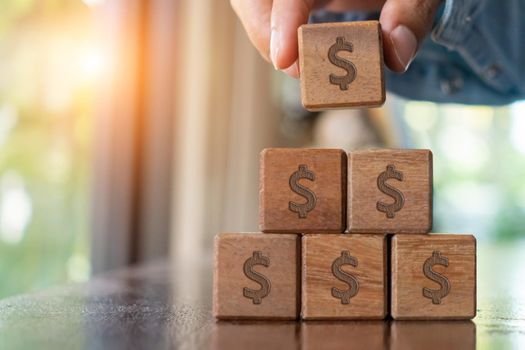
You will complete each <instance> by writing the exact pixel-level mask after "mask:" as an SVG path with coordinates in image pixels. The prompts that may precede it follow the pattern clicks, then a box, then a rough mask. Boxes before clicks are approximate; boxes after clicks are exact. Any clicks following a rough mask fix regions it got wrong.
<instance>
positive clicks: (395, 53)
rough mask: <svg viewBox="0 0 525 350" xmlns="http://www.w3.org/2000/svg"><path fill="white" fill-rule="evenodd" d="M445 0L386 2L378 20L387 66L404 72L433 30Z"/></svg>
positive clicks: (394, 0) (392, 0)
mask: <svg viewBox="0 0 525 350" xmlns="http://www.w3.org/2000/svg"><path fill="white" fill-rule="evenodd" d="M441 2H442V0H387V1H386V2H385V5H384V6H383V9H382V10H381V17H380V19H379V21H380V23H381V28H382V30H383V38H384V54H385V63H386V65H387V66H388V68H390V69H391V70H393V71H395V72H405V71H406V70H407V69H408V66H409V65H410V63H411V62H412V60H413V59H414V57H415V56H416V53H417V50H418V48H419V46H420V45H421V42H422V41H423V39H425V36H426V35H427V34H428V32H430V30H431V29H432V24H433V23H434V17H435V15H436V11H437V9H438V7H439V5H440V4H441Z"/></svg>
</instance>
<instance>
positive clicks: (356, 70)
mask: <svg viewBox="0 0 525 350" xmlns="http://www.w3.org/2000/svg"><path fill="white" fill-rule="evenodd" d="M298 40H299V65H300V72H301V97H302V102H303V105H304V107H305V108H306V109H308V110H322V109H333V108H351V107H377V106H380V105H382V104H383V103H384V102H385V83H384V77H383V44H382V36H381V25H380V24H379V22H378V21H365V22H346V23H322V24H306V25H303V26H301V27H300V28H299V30H298Z"/></svg>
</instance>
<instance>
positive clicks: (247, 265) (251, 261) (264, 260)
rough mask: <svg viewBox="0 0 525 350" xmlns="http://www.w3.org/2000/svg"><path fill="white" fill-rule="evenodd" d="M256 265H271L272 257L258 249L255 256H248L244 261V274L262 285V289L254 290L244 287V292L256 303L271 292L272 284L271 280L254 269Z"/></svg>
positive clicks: (254, 253)
mask: <svg viewBox="0 0 525 350" xmlns="http://www.w3.org/2000/svg"><path fill="white" fill-rule="evenodd" d="M255 265H263V266H265V267H268V266H270V259H269V258H268V257H266V256H264V255H262V253H261V252H259V251H256V252H253V256H252V257H251V258H248V259H247V260H246V261H245V262H244V274H245V275H246V277H248V278H249V279H251V280H252V281H255V282H257V283H259V284H260V285H261V289H259V290H253V289H250V288H246V287H244V289H243V290H242V294H243V295H244V296H245V297H246V298H248V299H252V300H253V303H254V304H260V303H261V302H262V298H264V297H265V296H267V295H268V294H270V287H271V285H270V280H269V279H268V278H266V277H265V276H263V275H261V274H260V273H258V272H255V271H254V270H253V267H254V266H255Z"/></svg>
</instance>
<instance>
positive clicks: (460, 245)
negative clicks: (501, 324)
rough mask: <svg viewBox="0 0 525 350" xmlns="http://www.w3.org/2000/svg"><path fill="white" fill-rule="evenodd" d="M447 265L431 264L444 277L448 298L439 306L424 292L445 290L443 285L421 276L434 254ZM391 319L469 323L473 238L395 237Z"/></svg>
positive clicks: (473, 299) (473, 287)
mask: <svg viewBox="0 0 525 350" xmlns="http://www.w3.org/2000/svg"><path fill="white" fill-rule="evenodd" d="M436 253H438V255H439V256H440V257H441V258H445V259H446V260H447V261H446V264H448V266H446V264H443V261H442V262H441V263H436V264H430V267H431V268H432V271H433V272H435V273H437V274H439V275H441V276H443V277H445V279H446V280H447V284H448V286H449V288H448V294H446V295H445V296H443V297H441V298H440V300H439V303H434V301H433V300H432V299H431V298H429V297H428V296H427V297H425V296H424V292H423V289H424V288H427V289H430V290H434V291H439V290H445V289H447V288H446V287H445V284H444V283H443V282H442V281H438V280H436V279H435V278H433V279H431V278H429V277H427V276H426V273H425V272H424V269H425V264H426V263H427V260H428V262H429V263H430V262H431V260H430V259H432V257H433V255H434V254H436ZM391 254H392V255H391V259H392V262H391V270H392V272H391V279H392V293H391V299H392V301H391V302H392V309H391V314H392V317H393V318H395V319H398V320H402V319H471V318H474V317H475V316H476V239H475V238H474V236H472V235H457V234H430V235H395V236H394V237H393V238H392V253H391Z"/></svg>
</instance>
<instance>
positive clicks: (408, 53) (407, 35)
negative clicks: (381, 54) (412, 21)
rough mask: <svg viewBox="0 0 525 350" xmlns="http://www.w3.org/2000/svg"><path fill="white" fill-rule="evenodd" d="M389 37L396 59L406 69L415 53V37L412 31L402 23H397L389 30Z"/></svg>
mask: <svg viewBox="0 0 525 350" xmlns="http://www.w3.org/2000/svg"><path fill="white" fill-rule="evenodd" d="M390 38H391V40H392V41H393V44H394V51H395V53H396V56H397V60H398V61H399V63H400V64H401V65H402V66H403V67H404V68H405V71H406V70H407V69H408V66H410V63H412V60H413V59H414V56H415V55H416V50H417V38H416V36H415V35H414V33H412V31H411V30H410V29H408V27H406V26H404V25H399V26H397V27H396V28H395V29H394V30H393V31H391V32H390Z"/></svg>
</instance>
